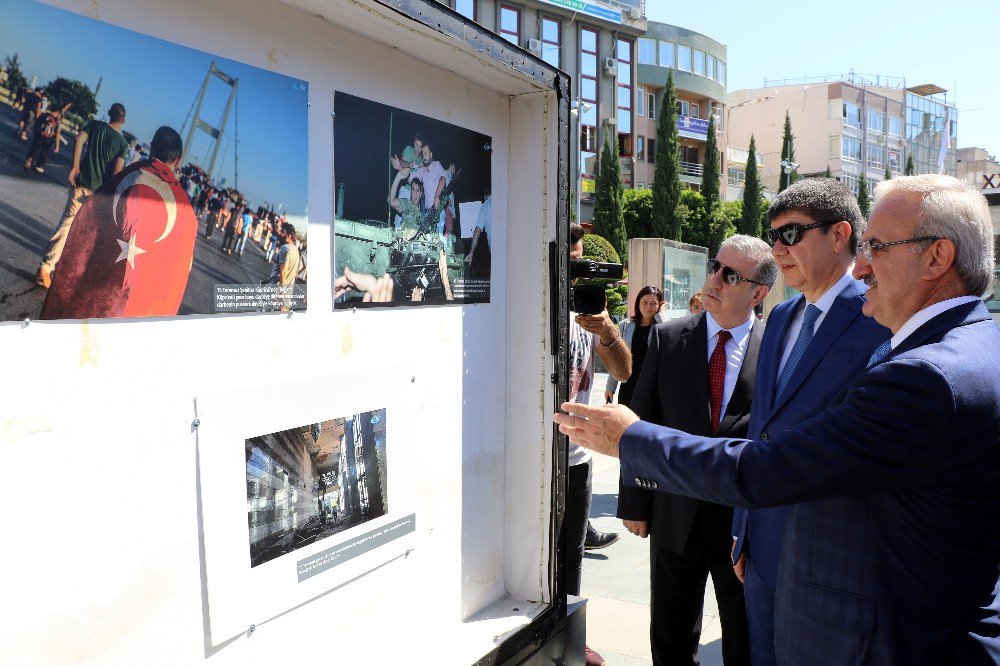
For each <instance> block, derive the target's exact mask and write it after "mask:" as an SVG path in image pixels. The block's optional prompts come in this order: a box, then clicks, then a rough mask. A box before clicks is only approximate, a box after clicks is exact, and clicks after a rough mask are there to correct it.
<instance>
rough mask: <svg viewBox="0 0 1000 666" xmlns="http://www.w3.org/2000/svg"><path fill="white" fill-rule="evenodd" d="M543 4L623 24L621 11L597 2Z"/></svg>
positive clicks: (560, 0) (567, 0)
mask: <svg viewBox="0 0 1000 666" xmlns="http://www.w3.org/2000/svg"><path fill="white" fill-rule="evenodd" d="M541 2H544V3H546V4H549V5H555V6H557V7H562V8H564V9H570V10H573V11H574V12H579V13H581V14H586V15H588V16H594V17H596V18H599V19H604V20H605V21H611V22H612V23H621V22H622V13H621V11H620V10H617V9H611V8H610V7H605V6H604V5H601V4H598V3H595V2H584V1H583V0H541Z"/></svg>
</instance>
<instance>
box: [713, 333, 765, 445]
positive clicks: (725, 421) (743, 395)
mask: <svg viewBox="0 0 1000 666" xmlns="http://www.w3.org/2000/svg"><path fill="white" fill-rule="evenodd" d="M751 316H753V315H751ZM763 328H764V324H763V322H759V321H758V322H754V325H753V328H752V329H750V339H749V340H747V349H746V352H745V355H744V356H743V364H742V365H740V373H739V375H737V377H736V385H735V386H734V387H733V395H732V396H731V397H730V398H729V404H728V405H726V413H725V414H724V415H723V417H722V421H720V422H719V435H721V434H722V433H725V432H727V431H728V430H729V429H730V428H732V427H733V424H734V423H736V422H737V421H739V419H740V417H741V416H744V415H745V414H747V413H748V412H749V411H750V398H751V396H752V395H753V387H754V382H755V381H756V379H757V357H758V355H759V353H760V340H761V338H762V337H763V333H762V332H761V331H762V330H763ZM706 353H708V352H707V351H706Z"/></svg>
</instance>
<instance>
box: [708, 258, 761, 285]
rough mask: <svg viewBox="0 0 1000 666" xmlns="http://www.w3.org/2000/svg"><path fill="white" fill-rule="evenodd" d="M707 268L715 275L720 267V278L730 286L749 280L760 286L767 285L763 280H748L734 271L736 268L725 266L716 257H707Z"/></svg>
mask: <svg viewBox="0 0 1000 666" xmlns="http://www.w3.org/2000/svg"><path fill="white" fill-rule="evenodd" d="M707 268H708V274H709V275H715V274H716V273H717V272H718V271H719V269H722V279H723V280H724V281H725V283H726V284H728V285H729V286H730V287H735V286H736V285H738V284H739V283H740V282H750V283H752V284H759V285H760V286H762V287H766V286H767V285H765V284H764V283H763V282H757V281H756V280H750V279H748V278H745V277H743V276H742V275H740V274H739V273H737V272H736V269H734V268H730V267H729V266H726V265H725V264H723V263H722V262H721V261H719V260H718V259H709V260H708V266H707Z"/></svg>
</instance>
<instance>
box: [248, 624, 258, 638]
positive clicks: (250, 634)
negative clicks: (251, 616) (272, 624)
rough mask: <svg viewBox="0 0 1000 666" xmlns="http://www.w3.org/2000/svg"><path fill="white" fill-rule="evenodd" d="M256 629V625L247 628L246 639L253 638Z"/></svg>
mask: <svg viewBox="0 0 1000 666" xmlns="http://www.w3.org/2000/svg"><path fill="white" fill-rule="evenodd" d="M256 629H257V625H256V624H251V625H250V628H249V629H247V638H250V637H251V636H253V632H254V631H255V630H256Z"/></svg>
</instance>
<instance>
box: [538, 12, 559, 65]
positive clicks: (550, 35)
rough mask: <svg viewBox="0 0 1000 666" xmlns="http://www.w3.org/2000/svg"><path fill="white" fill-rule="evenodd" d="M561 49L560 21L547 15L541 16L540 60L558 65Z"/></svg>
mask: <svg viewBox="0 0 1000 666" xmlns="http://www.w3.org/2000/svg"><path fill="white" fill-rule="evenodd" d="M561 50H562V23H560V22H559V21H557V20H556V19H554V18H549V17H548V16H543V17H542V60H544V61H545V62H547V63H549V64H550V65H552V66H553V67H559V53H560V52H561Z"/></svg>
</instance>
